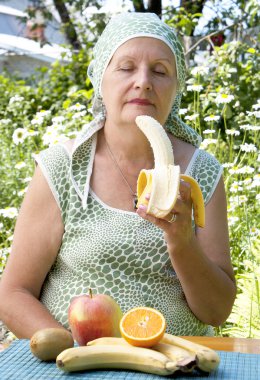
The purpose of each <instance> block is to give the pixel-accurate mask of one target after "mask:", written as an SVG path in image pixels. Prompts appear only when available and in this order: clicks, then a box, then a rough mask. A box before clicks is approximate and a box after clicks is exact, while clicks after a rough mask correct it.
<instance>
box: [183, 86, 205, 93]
mask: <svg viewBox="0 0 260 380" xmlns="http://www.w3.org/2000/svg"><path fill="white" fill-rule="evenodd" d="M202 90H203V86H202V85H201V84H191V85H189V86H187V91H195V92H200V91H202Z"/></svg>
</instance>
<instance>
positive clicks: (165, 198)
mask: <svg viewBox="0 0 260 380" xmlns="http://www.w3.org/2000/svg"><path fill="white" fill-rule="evenodd" d="M136 124H137V126H138V127H139V128H140V130H141V131H142V132H143V133H144V134H145V136H146V137H147V139H148V140H149V142H150V144H151V147H152V149H153V154H154V168H153V169H150V170H147V169H143V170H141V171H140V173H139V176H138V179H137V197H138V202H137V207H138V206H139V205H140V204H144V205H147V213H148V214H150V215H154V216H156V217H157V218H164V217H165V216H167V215H168V214H169V213H170V212H171V211H172V209H173V208H174V205H175V202H176V200H177V197H178V193H179V186H180V180H181V179H182V180H184V181H186V182H188V183H189V184H190V186H191V199H192V203H193V213H194V220H195V224H196V225H197V226H199V227H204V226H205V206H204V200H203V195H202V192H201V189H200V187H199V184H198V183H197V181H196V180H195V179H194V178H192V177H190V176H187V175H184V174H180V167H179V165H174V155H173V151H172V145H171V141H170V139H169V137H168V136H167V133H166V132H165V130H164V128H163V126H162V125H161V124H160V123H158V121H156V120H155V119H153V118H152V117H151V116H146V115H141V116H137V117H136ZM147 193H149V194H150V199H149V201H148V200H147V199H146V198H145V196H146V194H147Z"/></svg>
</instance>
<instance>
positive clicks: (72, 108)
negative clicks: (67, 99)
mask: <svg viewBox="0 0 260 380" xmlns="http://www.w3.org/2000/svg"><path fill="white" fill-rule="evenodd" d="M84 109H86V106H84V105H83V104H80V103H76V104H74V105H73V106H70V107H69V110H70V111H82V110H84Z"/></svg>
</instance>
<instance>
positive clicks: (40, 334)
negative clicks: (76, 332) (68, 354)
mask: <svg viewBox="0 0 260 380" xmlns="http://www.w3.org/2000/svg"><path fill="white" fill-rule="evenodd" d="M73 346H74V340H73V338H72V335H71V333H70V332H69V331H66V330H65V329H62V328H55V327H54V328H46V329H42V330H38V331H37V332H36V333H35V334H34V335H33V336H32V337H31V339H30V349H31V352H32V353H33V355H34V356H36V357H37V358H38V359H41V360H44V361H51V360H56V357H57V356H58V354H59V353H61V352H62V351H64V350H65V349H66V348H71V347H73Z"/></svg>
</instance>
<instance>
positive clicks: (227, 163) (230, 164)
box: [222, 162, 234, 168]
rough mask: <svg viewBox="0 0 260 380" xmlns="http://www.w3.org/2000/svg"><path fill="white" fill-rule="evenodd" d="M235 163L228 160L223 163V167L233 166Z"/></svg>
mask: <svg viewBox="0 0 260 380" xmlns="http://www.w3.org/2000/svg"><path fill="white" fill-rule="evenodd" d="M233 165H234V164H233V163H232V162H226V163H224V164H222V166H223V168H231V167H232V166H233Z"/></svg>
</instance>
